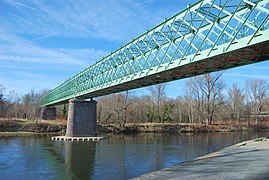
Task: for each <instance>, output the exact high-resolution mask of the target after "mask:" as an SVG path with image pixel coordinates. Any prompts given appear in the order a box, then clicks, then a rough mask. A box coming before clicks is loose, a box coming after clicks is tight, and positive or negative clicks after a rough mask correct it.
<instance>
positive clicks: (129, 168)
mask: <svg viewBox="0 0 269 180" xmlns="http://www.w3.org/2000/svg"><path fill="white" fill-rule="evenodd" d="M261 136H266V137H267V136H269V132H261V133H211V134H205V133H202V134H184V135H179V134H178V135H167V134H138V135H128V136H127V135H110V136H109V137H108V139H105V140H102V141H99V142H75V141H74V142H71V141H68V142H64V141H52V140H51V136H48V135H47V136H46V135H45V136H33V137H2V138H0V155H1V156H0V179H9V180H11V179H35V180H37V179H46V180H47V179H117V180H118V179H128V178H132V177H136V176H139V175H142V174H145V173H148V172H151V171H155V170H158V169H161V168H164V167H168V166H171V165H174V164H177V163H181V162H184V161H188V160H192V159H194V158H196V157H199V156H202V155H205V154H208V153H211V152H214V151H217V150H219V149H222V148H225V147H227V146H230V145H233V144H236V143H238V142H241V141H245V140H248V139H253V138H257V137H261Z"/></svg>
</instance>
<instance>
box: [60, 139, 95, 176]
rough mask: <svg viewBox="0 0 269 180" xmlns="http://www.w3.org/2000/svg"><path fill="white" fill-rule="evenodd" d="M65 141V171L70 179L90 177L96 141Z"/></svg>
mask: <svg viewBox="0 0 269 180" xmlns="http://www.w3.org/2000/svg"><path fill="white" fill-rule="evenodd" d="M64 143H65V148H66V149H65V163H66V172H67V174H68V175H69V177H72V179H90V177H92V176H93V170H94V162H95V149H96V142H75V141H68V142H64Z"/></svg>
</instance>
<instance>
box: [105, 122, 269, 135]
mask: <svg viewBox="0 0 269 180" xmlns="http://www.w3.org/2000/svg"><path fill="white" fill-rule="evenodd" d="M102 129H104V130H107V131H110V132H112V133H114V134H121V133H123V134H134V133H202V132H206V133H211V132H242V131H250V132H257V131H268V130H269V125H238V124H234V125H217V124H215V125H204V124H187V123H178V124H177V123H175V124H173V123H164V124H162V123H139V124H134V123H128V124H126V125H125V126H119V125H115V124H107V125H102ZM100 130H101V129H100Z"/></svg>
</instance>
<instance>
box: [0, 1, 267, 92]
mask: <svg viewBox="0 0 269 180" xmlns="http://www.w3.org/2000/svg"><path fill="white" fill-rule="evenodd" d="M194 2H195V0H184V1H180V0H169V1H165V0H102V1H101V0H88V1H87V0H76V1H75V0H74V1H71V0H57V1H47V0H43V1H42V0H38V1H36V0H33V1H28V0H23V1H22V0H21V1H20V0H0V84H2V85H4V86H5V87H6V88H7V91H10V90H15V91H16V92H18V93H19V94H25V93H27V92H29V91H30V90H31V89H35V90H41V89H53V88H54V87H56V86H57V85H59V84H60V83H62V82H63V81H64V80H65V79H67V78H69V77H71V76H73V75H75V74H76V73H78V72H79V71H81V70H83V69H85V68H86V67H88V66H89V65H91V64H93V63H94V62H96V61H98V60H99V59H101V58H102V57H104V56H106V55H107V54H109V53H110V52H111V51H114V50H116V49H117V48H118V47H120V46H122V45H124V44H126V43H128V42H129V41H130V40H131V39H132V38H134V37H136V36H139V35H140V34H141V33H144V32H145V31H146V30H147V29H150V28H152V27H154V26H155V25H157V24H158V23H160V22H161V21H163V20H164V18H167V17H170V16H172V15H174V14H175V13H177V12H179V11H180V10H182V9H183V8H185V7H186V6H187V5H188V4H192V3H194ZM268 70H269V62H263V63H259V64H254V65H248V66H244V67H239V68H234V69H231V70H227V71H225V73H224V80H225V81H226V83H227V85H228V86H229V85H230V84H232V83H238V84H239V85H241V86H242V85H243V84H244V82H245V80H246V79H252V78H262V79H265V80H268V79H269V72H268ZM184 83H185V80H178V81H174V82H170V83H168V86H167V94H168V96H170V97H176V96H177V95H180V94H181V92H184ZM133 92H134V93H136V94H143V93H146V92H147V91H146V90H145V89H139V90H135V91H133Z"/></svg>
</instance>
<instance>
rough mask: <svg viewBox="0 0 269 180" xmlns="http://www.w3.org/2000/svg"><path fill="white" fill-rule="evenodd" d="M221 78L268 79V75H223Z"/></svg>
mask: <svg viewBox="0 0 269 180" xmlns="http://www.w3.org/2000/svg"><path fill="white" fill-rule="evenodd" d="M223 76H229V77H237V78H238V77H240V78H255V79H258V78H260V79H269V75H261V74H245V73H224V74H223Z"/></svg>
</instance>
